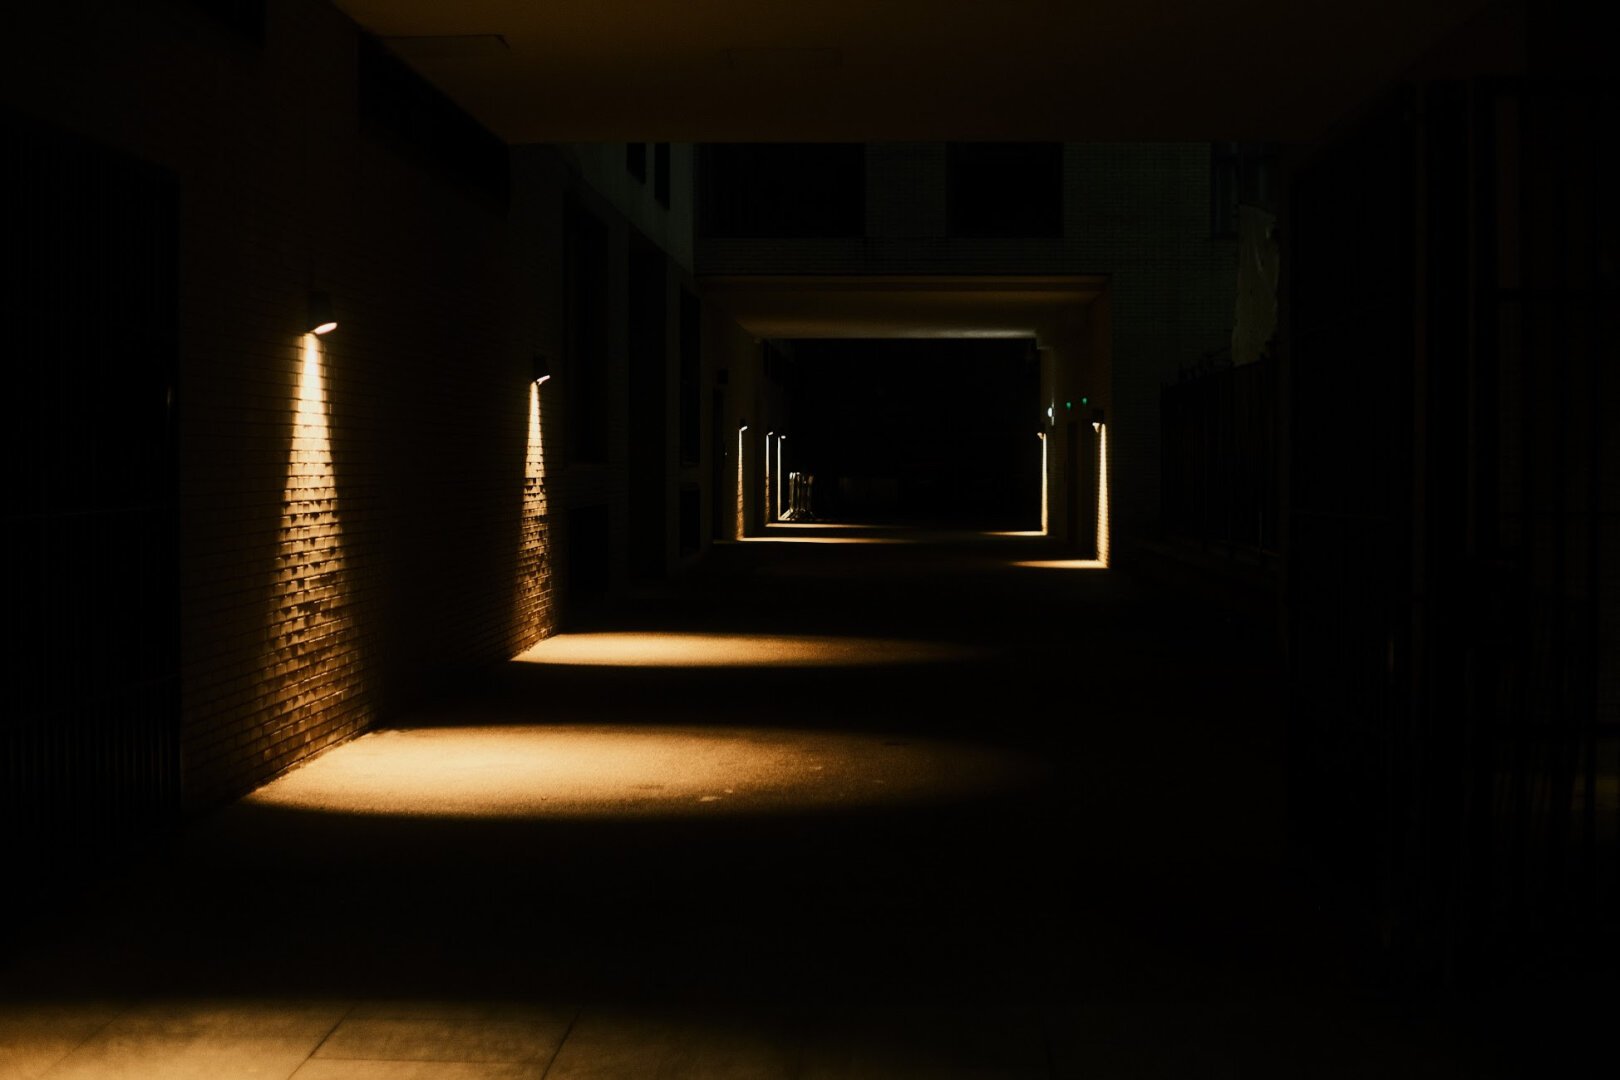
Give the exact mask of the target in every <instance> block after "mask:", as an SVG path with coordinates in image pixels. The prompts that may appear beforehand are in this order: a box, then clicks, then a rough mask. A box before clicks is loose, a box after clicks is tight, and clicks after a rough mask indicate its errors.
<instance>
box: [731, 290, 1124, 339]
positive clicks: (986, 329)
mask: <svg viewBox="0 0 1620 1080" xmlns="http://www.w3.org/2000/svg"><path fill="white" fill-rule="evenodd" d="M1105 287H1106V280H1105V279H1104V278H1101V277H1081V276H1050V277H1000V276H997V277H945V276H938V277H934V276H930V277H896V276H881V277H856V276H848V277H809V276H803V277H705V278H704V279H703V296H704V299H706V300H709V301H712V302H714V303H716V304H718V305H719V306H720V307H721V308H723V309H724V310H725V311H726V313H727V314H729V315H730V316H731V317H732V318H733V319H734V320H735V321H736V322H737V323H738V325H740V326H741V327H742V328H743V329H744V330H746V331H747V332H748V333H750V334H752V335H753V336H754V337H756V338H761V339H765V338H974V337H979V338H997V337H1008V338H1011V337H1036V338H1040V339H1042V340H1043V341H1044V340H1046V339H1048V338H1050V337H1053V336H1054V335H1055V334H1056V332H1057V330H1058V328H1059V327H1060V326H1062V325H1063V324H1064V322H1065V320H1066V319H1068V318H1069V317H1071V316H1073V315H1074V314H1075V313H1076V311H1077V309H1080V308H1084V307H1085V306H1086V305H1088V304H1090V303H1091V302H1092V301H1093V300H1095V299H1096V298H1097V297H1098V296H1099V295H1101V294H1102V292H1103V291H1104V289H1105Z"/></svg>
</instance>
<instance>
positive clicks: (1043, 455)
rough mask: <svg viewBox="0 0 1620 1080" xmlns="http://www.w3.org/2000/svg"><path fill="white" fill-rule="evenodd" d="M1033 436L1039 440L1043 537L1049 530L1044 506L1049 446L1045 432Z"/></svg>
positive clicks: (1045, 505) (1045, 506)
mask: <svg viewBox="0 0 1620 1080" xmlns="http://www.w3.org/2000/svg"><path fill="white" fill-rule="evenodd" d="M1035 434H1036V436H1037V437H1038V438H1039V439H1040V440H1041V535H1042V536H1045V535H1046V532H1047V529H1048V528H1050V525H1049V522H1048V517H1047V504H1046V500H1047V493H1046V448H1047V447H1048V446H1049V445H1051V444H1050V443H1049V442H1048V441H1047V438H1046V432H1044V431H1038V432H1036V433H1035Z"/></svg>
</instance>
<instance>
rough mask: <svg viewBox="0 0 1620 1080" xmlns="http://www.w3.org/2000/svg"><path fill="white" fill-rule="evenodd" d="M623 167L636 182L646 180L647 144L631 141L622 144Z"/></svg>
mask: <svg viewBox="0 0 1620 1080" xmlns="http://www.w3.org/2000/svg"><path fill="white" fill-rule="evenodd" d="M624 167H625V169H626V170H628V171H629V173H630V175H631V176H633V177H635V178H636V181H637V182H638V183H646V181H647V144H646V143H644V142H633V143H625V144H624Z"/></svg>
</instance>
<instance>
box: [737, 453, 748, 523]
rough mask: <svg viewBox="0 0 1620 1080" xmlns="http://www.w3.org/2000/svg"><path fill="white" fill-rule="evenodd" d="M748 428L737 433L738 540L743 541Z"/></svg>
mask: <svg viewBox="0 0 1620 1080" xmlns="http://www.w3.org/2000/svg"><path fill="white" fill-rule="evenodd" d="M747 430H748V429H747V428H746V427H743V428H739V429H738V431H737V539H738V540H741V539H742V538H743V536H744V534H745V532H746V530H745V529H744V528H743V508H744V507H745V506H746V499H745V495H746V494H747V489H745V488H744V487H743V432H745V431H747Z"/></svg>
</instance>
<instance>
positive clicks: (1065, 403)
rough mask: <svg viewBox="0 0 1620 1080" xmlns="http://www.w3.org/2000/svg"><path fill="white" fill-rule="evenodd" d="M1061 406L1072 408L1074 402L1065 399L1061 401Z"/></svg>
mask: <svg viewBox="0 0 1620 1080" xmlns="http://www.w3.org/2000/svg"><path fill="white" fill-rule="evenodd" d="M1063 407H1064V408H1065V409H1072V408H1074V402H1072V401H1065V402H1064V403H1063Z"/></svg>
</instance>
